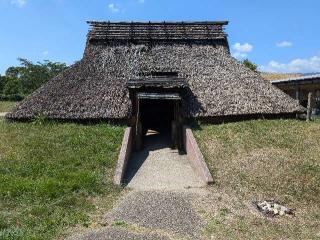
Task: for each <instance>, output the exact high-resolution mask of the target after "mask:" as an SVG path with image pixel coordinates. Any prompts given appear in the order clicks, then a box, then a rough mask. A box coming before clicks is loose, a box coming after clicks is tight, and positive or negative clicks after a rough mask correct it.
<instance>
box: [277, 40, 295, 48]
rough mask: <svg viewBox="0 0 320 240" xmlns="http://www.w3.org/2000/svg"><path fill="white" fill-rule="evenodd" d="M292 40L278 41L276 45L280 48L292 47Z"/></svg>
mask: <svg viewBox="0 0 320 240" xmlns="http://www.w3.org/2000/svg"><path fill="white" fill-rule="evenodd" d="M292 45H293V44H292V42H289V41H282V42H278V43H276V46H277V47H279V48H286V47H292Z"/></svg>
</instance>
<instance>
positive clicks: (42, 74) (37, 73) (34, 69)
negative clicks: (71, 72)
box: [3, 58, 67, 95]
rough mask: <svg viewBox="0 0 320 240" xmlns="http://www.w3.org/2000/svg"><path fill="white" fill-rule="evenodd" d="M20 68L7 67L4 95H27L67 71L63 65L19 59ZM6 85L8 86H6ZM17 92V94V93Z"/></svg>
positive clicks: (46, 61)
mask: <svg viewBox="0 0 320 240" xmlns="http://www.w3.org/2000/svg"><path fill="white" fill-rule="evenodd" d="M18 60H19V62H20V66H18V67H9V68H8V69H7V71H6V75H5V79H4V82H3V83H4V87H3V91H4V94H22V95H28V94H30V93H32V92H33V91H35V90H36V89H37V88H39V87H40V86H41V85H43V84H44V83H46V82H47V81H49V80H50V79H52V78H54V77H55V76H57V75H58V74H59V73H61V72H62V71H64V70H66V69H67V65H66V64H65V63H60V62H51V61H48V60H45V61H44V62H42V63H41V62H37V63H36V64H34V63H33V62H32V61H29V60H27V59H23V58H19V59H18ZM7 85H8V86H7ZM17 91H18V92H17Z"/></svg>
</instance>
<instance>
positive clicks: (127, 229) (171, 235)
mask: <svg viewBox="0 0 320 240" xmlns="http://www.w3.org/2000/svg"><path fill="white" fill-rule="evenodd" d="M128 169H129V171H128V172H127V173H126V180H127V183H128V187H129V188H130V189H132V190H133V191H131V192H129V193H128V194H127V195H126V196H124V197H123V199H122V200H121V201H120V202H119V203H118V205H117V206H116V207H115V208H114V209H113V210H112V211H111V212H109V213H108V214H107V215H106V217H105V222H104V223H103V225H106V226H109V228H106V229H104V230H100V231H96V230H93V231H92V232H87V233H86V234H83V235H78V236H77V237H76V238H71V239H70V240H73V239H80V240H91V239H97V240H100V239H101V240H105V239H114V240H117V239H155V240H157V239H165V240H166V239H202V237H201V236H202V231H203V229H204V227H205V222H204V221H203V219H201V217H200V216H199V215H198V211H197V210H196V209H195V207H194V206H196V203H197V201H198V200H199V198H201V197H202V196H203V195H201V193H203V191H205V189H204V188H203V187H204V186H205V184H204V183H203V181H202V180H201V179H200V177H199V176H198V175H197V174H196V173H195V172H194V171H193V169H192V168H191V166H190V164H189V162H188V159H187V156H186V155H179V154H178V152H177V151H175V150H171V149H170V147H169V145H168V139H167V138H166V136H160V137H159V136H157V135H155V136H153V135H151V136H148V141H147V142H146V146H145V149H144V150H143V151H141V152H139V153H136V154H134V155H133V157H132V158H131V159H130V161H129V165H128ZM118 222H121V223H123V224H122V225H121V226H118V228H116V227H115V225H116V224H115V223H118ZM110 226H114V227H110ZM132 230H134V231H133V232H132ZM137 232H139V233H137Z"/></svg>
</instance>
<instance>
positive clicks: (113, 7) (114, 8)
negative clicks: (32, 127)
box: [108, 3, 120, 13]
mask: <svg viewBox="0 0 320 240" xmlns="http://www.w3.org/2000/svg"><path fill="white" fill-rule="evenodd" d="M108 8H109V10H110V11H111V12H113V13H118V12H120V8H119V5H118V4H115V3H110V4H109V5H108Z"/></svg>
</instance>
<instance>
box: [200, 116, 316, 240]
mask: <svg viewBox="0 0 320 240" xmlns="http://www.w3.org/2000/svg"><path fill="white" fill-rule="evenodd" d="M195 136H196V138H197V140H198V142H199V145H200V148H201V149H202V151H203V153H204V156H205V159H206V161H207V163H208V165H209V168H210V170H211V172H212V173H213V176H214V179H215V184H214V185H213V187H212V191H215V192H216V194H217V196H218V197H217V198H216V202H215V203H214V204H215V205H216V206H218V207H217V209H215V210H214V211H212V212H207V213H206V214H207V216H208V219H209V222H210V223H209V225H208V227H207V229H206V234H207V236H208V238H211V239H320V121H319V120H317V121H315V122H311V123H306V122H302V121H296V120H260V121H246V122H240V123H229V124H222V125H201V124H200V128H199V129H197V130H195ZM213 189H214V190H213ZM254 199H257V200H265V199H277V200H279V201H280V202H281V203H284V204H286V205H287V206H289V207H291V208H294V209H295V212H296V215H295V216H294V217H289V216H288V217H277V218H273V219H270V218H265V217H263V216H261V215H260V214H258V213H256V211H255V209H254V208H253V207H252V205H251V202H252V200H254ZM211 236H212V237H211Z"/></svg>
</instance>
